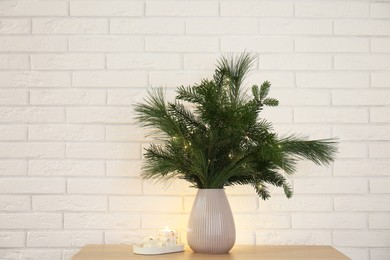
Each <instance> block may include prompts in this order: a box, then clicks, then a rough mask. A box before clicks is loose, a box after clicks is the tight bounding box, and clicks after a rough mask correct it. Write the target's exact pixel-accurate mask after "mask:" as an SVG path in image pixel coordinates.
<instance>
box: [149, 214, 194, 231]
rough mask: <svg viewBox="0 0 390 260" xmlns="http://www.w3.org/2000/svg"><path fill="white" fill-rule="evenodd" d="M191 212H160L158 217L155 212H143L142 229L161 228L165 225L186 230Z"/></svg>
mask: <svg viewBox="0 0 390 260" xmlns="http://www.w3.org/2000/svg"><path fill="white" fill-rule="evenodd" d="M188 218H189V214H180V213H178V214H159V217H158V218H156V215H155V213H153V214H143V215H142V221H141V228H142V229H153V230H156V229H161V228H163V227H165V226H167V227H169V228H172V229H176V230H186V228H187V222H188Z"/></svg>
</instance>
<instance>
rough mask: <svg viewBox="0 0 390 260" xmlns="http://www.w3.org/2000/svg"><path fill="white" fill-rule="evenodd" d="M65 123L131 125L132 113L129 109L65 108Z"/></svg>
mask: <svg viewBox="0 0 390 260" xmlns="http://www.w3.org/2000/svg"><path fill="white" fill-rule="evenodd" d="M66 116H67V121H68V122H70V123H103V124H109V123H131V122H132V121H133V119H132V118H133V116H134V115H133V113H132V111H131V109H130V108H123V107H118V108H113V107H83V108H67V109H66Z"/></svg>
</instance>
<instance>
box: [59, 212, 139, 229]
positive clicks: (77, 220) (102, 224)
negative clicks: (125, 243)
mask: <svg viewBox="0 0 390 260" xmlns="http://www.w3.org/2000/svg"><path fill="white" fill-rule="evenodd" d="M64 217H65V221H64V223H65V228H66V229H88V230H93V229H98V230H101V229H120V230H124V229H138V228H139V227H140V225H141V223H140V222H141V218H140V216H139V215H138V214H134V213H112V212H110V213H109V214H107V213H65V214H64Z"/></svg>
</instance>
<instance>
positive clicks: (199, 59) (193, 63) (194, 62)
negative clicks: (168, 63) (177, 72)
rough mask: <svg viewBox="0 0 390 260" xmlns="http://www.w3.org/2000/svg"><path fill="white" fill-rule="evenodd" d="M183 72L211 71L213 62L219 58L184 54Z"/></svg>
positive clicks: (210, 55)
mask: <svg viewBox="0 0 390 260" xmlns="http://www.w3.org/2000/svg"><path fill="white" fill-rule="evenodd" d="M183 57H184V62H183V64H184V69H185V70H213V69H214V68H215V61H216V60H217V59H218V58H219V57H220V56H219V55H218V54H196V53H194V54H192V53H188V54H184V55H183Z"/></svg>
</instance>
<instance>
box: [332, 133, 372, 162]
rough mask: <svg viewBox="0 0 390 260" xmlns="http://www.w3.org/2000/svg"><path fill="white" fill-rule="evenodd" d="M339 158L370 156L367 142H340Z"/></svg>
mask: <svg viewBox="0 0 390 260" xmlns="http://www.w3.org/2000/svg"><path fill="white" fill-rule="evenodd" d="M336 137H337V136H336ZM337 158H349V159H350V158H368V147H367V144H365V143H355V142H349V143H346V142H340V143H339V144H338V153H337Z"/></svg>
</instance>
